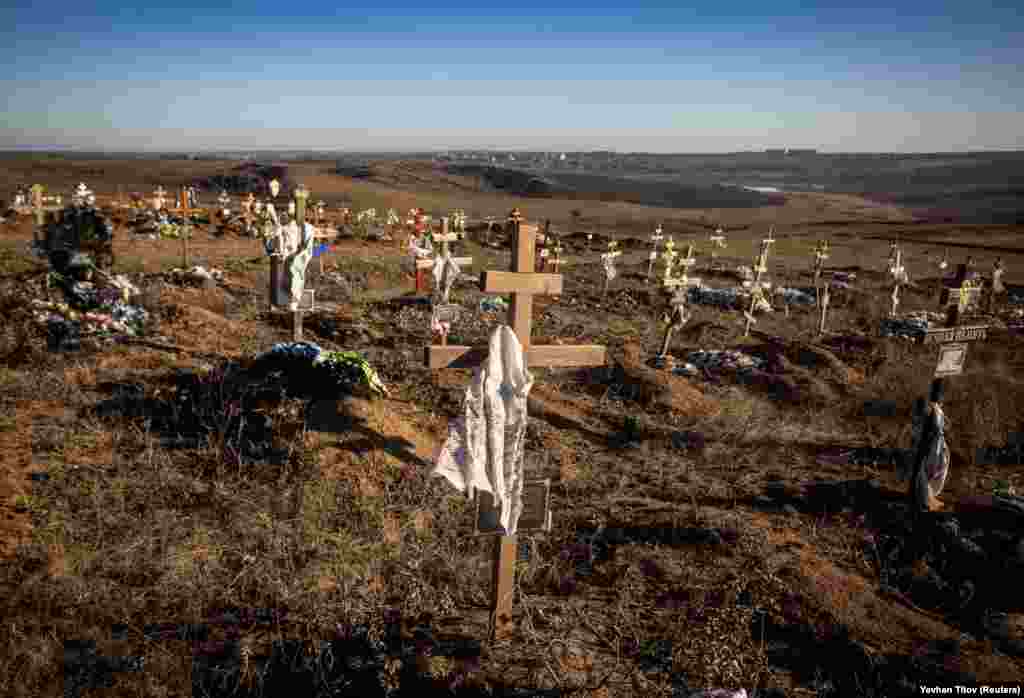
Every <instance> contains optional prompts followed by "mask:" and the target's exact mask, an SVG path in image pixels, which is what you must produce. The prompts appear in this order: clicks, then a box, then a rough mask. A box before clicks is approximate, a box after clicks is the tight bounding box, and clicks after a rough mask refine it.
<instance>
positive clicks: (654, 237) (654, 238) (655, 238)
mask: <svg viewBox="0 0 1024 698" xmlns="http://www.w3.org/2000/svg"><path fill="white" fill-rule="evenodd" d="M664 238H665V236H664V235H662V234H661V226H660V225H659V226H658V227H657V228H655V229H654V232H653V233H652V234H651V242H652V243H654V247H653V249H651V255H650V257H648V262H647V281H648V282H650V280H651V272H652V271H654V261H655V260H656V259H658V245H659V243H660V242H661V241H662V240H663V239H664Z"/></svg>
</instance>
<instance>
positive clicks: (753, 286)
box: [743, 227, 775, 337]
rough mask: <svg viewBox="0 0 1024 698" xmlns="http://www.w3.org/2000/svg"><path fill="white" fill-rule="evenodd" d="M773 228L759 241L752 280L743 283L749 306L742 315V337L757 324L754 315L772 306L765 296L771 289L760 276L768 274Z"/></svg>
mask: <svg viewBox="0 0 1024 698" xmlns="http://www.w3.org/2000/svg"><path fill="white" fill-rule="evenodd" d="M774 231H775V228H774V227H773V228H770V229H769V231H768V237H766V238H765V239H763V240H762V241H761V249H760V251H759V252H758V255H757V261H756V262H754V269H753V279H751V280H750V281H744V282H743V286H744V288H749V289H750V306H749V308H748V309H747V310H746V311H745V312H744V313H743V317H744V318H745V319H746V324H745V325H744V328H743V336H744V337H749V336H750V326H751V325H753V324H754V323H755V322H757V319H756V318H755V317H754V313H755V312H758V311H764V312H771V310H772V305H771V303H770V302H769V301H768V298H767V297H766V296H765V290H768V289H770V288H771V284H770V283H768V282H767V281H762V280H761V276H762V275H763V274H765V273H767V272H768V254H769V250H770V247H771V245H772V244H773V243H774V242H775V238H774V236H773V235H772V233H773V232H774Z"/></svg>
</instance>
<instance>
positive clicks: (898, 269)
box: [889, 242, 907, 318]
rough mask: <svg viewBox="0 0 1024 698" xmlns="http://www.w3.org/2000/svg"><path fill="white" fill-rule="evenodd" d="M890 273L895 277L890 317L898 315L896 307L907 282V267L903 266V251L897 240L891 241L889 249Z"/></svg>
mask: <svg viewBox="0 0 1024 698" xmlns="http://www.w3.org/2000/svg"><path fill="white" fill-rule="evenodd" d="M889 264H890V266H889V273H890V274H891V275H892V277H893V286H892V296H891V299H892V305H891V306H890V309H889V317H891V318H894V317H896V308H897V307H898V306H899V304H900V287H901V286H902V285H903V284H904V283H905V282H906V278H907V276H906V269H905V268H904V267H903V251H902V250H900V248H899V246H897V245H896V243H895V242H893V243H891V246H890V251H889Z"/></svg>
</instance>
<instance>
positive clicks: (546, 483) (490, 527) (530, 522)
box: [475, 478, 551, 536]
mask: <svg viewBox="0 0 1024 698" xmlns="http://www.w3.org/2000/svg"><path fill="white" fill-rule="evenodd" d="M498 514H499V512H498V509H497V508H496V507H495V506H494V498H493V497H492V496H491V493H490V492H480V491H478V492H477V495H476V532H475V535H478V536H493V535H500V534H501V533H502V529H501V526H500V525H499V524H498ZM550 530H551V479H550V478H545V479H543V480H527V481H526V482H524V483H523V513H522V515H520V517H519V524H518V526H517V527H516V531H517V532H518V533H531V532H539V531H550Z"/></svg>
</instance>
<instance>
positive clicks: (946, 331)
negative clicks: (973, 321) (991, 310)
mask: <svg viewBox="0 0 1024 698" xmlns="http://www.w3.org/2000/svg"><path fill="white" fill-rule="evenodd" d="M987 336H988V325H964V326H961V327H938V328H935V329H931V330H927V331H926V332H925V335H924V337H923V338H921V340H920V341H921V343H922V344H946V343H948V342H974V341H978V340H982V339H985V338H986V337H987Z"/></svg>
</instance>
